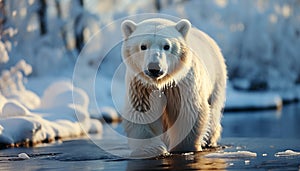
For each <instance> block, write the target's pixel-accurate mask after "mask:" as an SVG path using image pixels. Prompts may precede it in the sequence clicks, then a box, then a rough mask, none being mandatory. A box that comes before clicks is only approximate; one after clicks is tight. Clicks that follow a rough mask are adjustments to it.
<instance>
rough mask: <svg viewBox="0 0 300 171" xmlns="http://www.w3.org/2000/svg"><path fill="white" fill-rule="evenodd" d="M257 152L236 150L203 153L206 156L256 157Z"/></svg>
mask: <svg viewBox="0 0 300 171" xmlns="http://www.w3.org/2000/svg"><path fill="white" fill-rule="evenodd" d="M256 156H257V154H256V153H254V152H250V151H237V152H218V153H209V154H207V155H205V157H207V158H249V157H256Z"/></svg>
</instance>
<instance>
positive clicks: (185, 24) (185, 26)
mask: <svg viewBox="0 0 300 171" xmlns="http://www.w3.org/2000/svg"><path fill="white" fill-rule="evenodd" d="M191 27H192V26H191V23H190V22H189V20H186V19H182V20H180V21H178V22H177V23H176V25H175V28H176V30H177V31H178V32H179V33H181V35H182V36H183V37H184V38H185V37H186V35H187V34H188V32H189V30H190V28H191Z"/></svg>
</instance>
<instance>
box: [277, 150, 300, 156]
mask: <svg viewBox="0 0 300 171" xmlns="http://www.w3.org/2000/svg"><path fill="white" fill-rule="evenodd" d="M289 156H300V152H296V151H293V150H285V151H282V152H277V153H276V154H275V157H289Z"/></svg>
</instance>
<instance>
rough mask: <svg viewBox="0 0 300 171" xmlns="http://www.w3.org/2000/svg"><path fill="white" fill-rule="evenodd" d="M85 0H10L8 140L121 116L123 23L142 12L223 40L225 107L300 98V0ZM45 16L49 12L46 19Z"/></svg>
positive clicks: (53, 134) (3, 53) (5, 60)
mask: <svg viewBox="0 0 300 171" xmlns="http://www.w3.org/2000/svg"><path fill="white" fill-rule="evenodd" d="M83 2H84V7H82V6H80V4H79V3H78V1H64V2H60V1H59V2H54V1H49V0H47V1H46V7H45V8H46V9H40V8H41V7H42V6H41V1H37V0H31V1H30V3H25V1H24V2H22V3H19V2H17V1H14V0H12V1H9V2H8V3H6V4H5V5H7V8H6V13H5V15H6V16H5V17H6V23H4V27H3V30H1V31H2V32H1V33H0V72H1V77H0V116H1V117H0V144H1V143H4V144H17V143H21V142H29V141H31V142H32V143H38V142H42V141H45V140H53V139H56V138H58V137H59V138H64V137H71V136H80V135H82V134H84V133H86V132H88V133H101V130H102V125H101V123H100V122H99V121H98V120H99V119H102V118H106V119H110V120H119V117H120V116H119V113H120V112H121V110H122V103H123V99H124V96H125V93H124V92H125V91H124V90H125V85H124V64H123V63H122V61H121V55H120V52H121V47H120V43H121V42H122V37H121V31H120V23H121V21H123V20H124V18H122V17H127V16H130V15H135V14H141V13H153V12H160V13H161V14H160V13H157V14H156V15H155V14H144V15H143V16H130V17H131V18H133V19H137V20H141V19H143V18H147V17H149V16H150V17H151V16H156V17H157V16H160V17H166V15H163V14H162V13H164V14H169V15H173V16H169V18H172V19H174V18H175V17H174V16H176V17H180V18H187V19H189V20H190V21H191V22H192V24H193V25H194V26H195V27H197V28H199V29H201V30H203V31H205V32H207V33H208V34H209V35H210V36H212V37H213V38H214V39H215V40H216V42H217V43H218V44H219V45H220V47H221V49H222V52H223V54H224V56H225V58H226V62H227V65H228V72H229V84H228V88H227V101H226V105H225V108H226V110H245V109H263V108H274V109H275V108H277V109H280V107H281V106H282V104H283V102H284V101H289V100H294V99H299V98H300V86H299V82H300V74H299V73H300V67H299V65H300V60H299V59H300V58H299V57H298V56H299V53H298V49H299V48H298V47H299V45H300V39H299V35H300V33H299V32H300V31H299V23H300V21H299V20H300V17H299V16H300V13H299V11H300V10H299V4H298V2H297V1H296V0H290V1H260V0H253V1H236V0H226V1H224V0H215V1H197V0H190V1H184V2H183V1H180V0H171V1H166V2H162V1H161V2H160V4H159V6H158V5H157V4H154V3H153V2H154V1H139V2H135V1H131V0H126V1H122V3H121V4H116V3H117V2H115V1H95V0H89V1H83ZM119 3H120V2H119ZM39 10H41V11H46V12H45V16H44V18H42V19H40V18H41V17H40V16H38V15H39ZM41 21H43V22H44V24H45V26H46V32H45V33H42V29H41V26H40V22H41ZM107 24H108V25H107ZM103 26H104V27H103ZM98 31H99V32H98ZM81 34H82V35H81ZM80 36H82V42H77V41H78V39H79V38H80ZM76 43H79V45H78V44H76ZM80 43H81V44H80ZM85 43H86V44H85ZM84 44H85V46H84V47H82V46H83V45H84ZM81 48H83V49H81ZM74 66H75V67H74ZM78 66H79V67H78ZM76 67H77V68H76ZM30 74H32V75H31V76H30V77H28V76H29V75H30ZM26 80H27V81H28V82H27V84H25V82H26ZM248 90H252V91H251V92H249V91H248ZM253 90H260V91H259V92H253ZM97 119H98V120H97ZM16 125H18V126H16Z"/></svg>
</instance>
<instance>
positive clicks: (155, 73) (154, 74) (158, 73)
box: [144, 69, 164, 80]
mask: <svg viewBox="0 0 300 171" xmlns="http://www.w3.org/2000/svg"><path fill="white" fill-rule="evenodd" d="M144 73H145V74H146V75H147V76H148V77H150V78H152V79H155V80H157V79H159V78H161V77H163V75H164V71H162V70H156V69H148V70H145V71H144Z"/></svg>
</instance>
